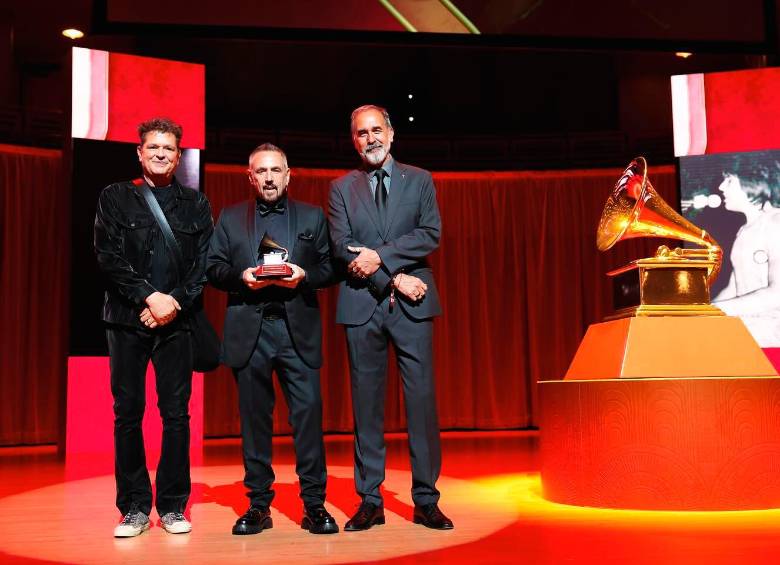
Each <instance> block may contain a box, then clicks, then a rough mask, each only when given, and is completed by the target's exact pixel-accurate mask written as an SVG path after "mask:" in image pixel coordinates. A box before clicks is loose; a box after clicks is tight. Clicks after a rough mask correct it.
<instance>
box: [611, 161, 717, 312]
mask: <svg viewBox="0 0 780 565" xmlns="http://www.w3.org/2000/svg"><path fill="white" fill-rule="evenodd" d="M596 236H597V245H598V248H599V251H606V250H607V249H610V248H611V247H612V246H613V245H615V244H616V243H617V242H619V241H622V240H624V239H630V238H634V237H664V238H669V239H677V240H682V241H687V242H691V243H695V244H698V245H701V246H703V249H681V248H679V247H678V248H676V249H673V250H671V249H669V248H668V247H667V246H666V245H661V246H660V247H659V248H658V251H656V254H655V257H649V258H646V259H638V260H636V261H632V262H631V263H629V264H628V265H626V266H624V267H621V268H620V269H616V270H614V271H611V272H609V273H607V274H608V275H610V276H612V277H615V279H616V280H615V284H616V285H621V284H622V285H623V286H624V287H625V286H626V284H627V283H626V281H630V280H631V279H632V278H633V279H637V278H638V286H639V303H638V304H634V305H628V306H624V307H623V308H619V309H618V310H617V312H616V313H615V314H614V315H613V316H610V317H609V318H608V319H615V318H621V317H626V316H722V315H723V312H722V311H721V310H720V309H719V308H716V307H714V306H712V305H711V304H710V291H709V289H710V287H711V286H712V283H713V282H714V281H715V279H716V278H717V276H718V273H719V272H720V265H721V261H722V259H723V252H722V250H721V248H720V247H719V246H718V243H717V242H716V241H715V240H714V239H713V238H712V236H710V235H709V234H708V233H707V232H706V231H705V230H703V229H701V228H699V227H697V226H695V225H694V224H692V223H691V222H689V221H688V220H686V219H685V218H683V217H682V216H680V214H678V213H677V212H676V211H674V210H673V209H672V208H671V207H670V206H669V205H668V204H667V203H666V202H664V201H663V199H662V198H661V197H660V196H658V193H657V192H656V191H655V190H654V189H653V185H652V184H651V183H650V180H649V179H648V177H647V162H646V161H645V159H644V158H643V157H637V158H636V159H634V160H633V161H631V163H630V164H629V165H628V167H627V168H626V170H625V171H623V175H622V176H621V177H620V178H619V179H618V181H617V183H615V188H614V189H613V191H612V194H611V195H610V196H609V198H608V199H607V203H606V204H605V206H604V212H603V213H602V214H601V221H600V222H599V227H598V230H597V233H596ZM628 284H629V285H630V283H628ZM616 302H618V301H616ZM618 304H619V302H618Z"/></svg>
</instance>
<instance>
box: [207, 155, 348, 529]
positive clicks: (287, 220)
mask: <svg viewBox="0 0 780 565" xmlns="http://www.w3.org/2000/svg"><path fill="white" fill-rule="evenodd" d="M247 173H248V175H249V182H250V183H251V185H252V186H253V187H254V189H255V193H256V197H255V198H253V199H251V200H249V201H245V202H240V203H238V204H235V205H233V206H230V207H228V208H225V210H223V212H222V214H220V217H219V221H218V222H217V227H216V229H215V232H214V237H213V238H212V240H211V246H210V248H209V255H208V261H207V267H206V275H207V277H208V280H209V281H210V282H211V284H213V285H214V286H215V287H217V288H219V289H221V290H224V291H226V292H228V306H227V315H226V317H225V328H224V330H225V331H224V342H223V357H224V359H223V361H224V363H225V364H226V365H228V366H229V367H231V368H232V369H233V373H234V375H235V377H236V381H237V383H238V400H239V412H240V415H241V440H242V446H243V455H244V470H245V476H244V484H245V485H246V487H247V488H248V489H249V492H248V493H247V495H248V497H249V500H250V506H249V509H248V510H247V511H246V513H245V514H244V515H243V516H241V517H240V518H239V519H238V520H237V521H236V524H235V525H234V526H233V534H236V535H243V534H256V533H260V532H261V531H263V530H264V529H267V528H270V527H272V524H273V523H272V520H271V514H270V509H269V507H270V505H271V501H272V500H273V497H274V491H273V490H272V489H271V485H272V484H273V481H274V473H273V469H272V468H271V436H272V433H273V407H274V389H273V381H272V372H273V371H276V373H277V375H278V377H279V382H280V384H281V386H282V390H283V391H284V395H285V397H286V399H287V405H288V407H289V409H290V422H291V424H292V428H293V441H294V444H295V453H296V459H297V464H296V472H297V473H298V477H299V479H300V487H301V498H302V499H303V504H304V516H303V520H302V523H301V527H303V528H304V529H307V530H309V531H310V532H311V533H315V534H330V533H336V532H338V525H337V524H336V522H335V520H334V519H333V517H332V516H331V515H330V514H329V513H328V511H327V510H326V509H325V507H324V505H323V503H324V502H325V483H326V479H327V474H326V470H325V447H324V444H323V441H322V399H321V396H320V373H319V368H320V366H321V364H322V344H321V340H322V328H321V324H320V312H319V306H318V304H317V296H316V290H317V289H318V288H321V287H323V286H326V285H327V284H329V283H330V282H331V278H332V272H333V270H332V266H331V261H330V249H329V246H328V231H327V224H326V221H325V215H324V213H323V211H322V209H321V208H318V207H316V206H311V205H309V204H304V203H303V202H298V201H296V200H292V199H290V198H288V197H287V184H288V183H289V181H290V169H289V168H288V167H287V157H286V155H285V154H284V152H283V151H282V150H281V149H279V148H278V147H276V146H275V145H272V144H270V143H266V144H263V145H260V146H259V147H257V148H256V149H255V150H254V151H253V152H252V154H251V155H250V156H249V169H248V170H247ZM266 236H267V237H269V238H271V239H272V240H273V241H274V242H276V243H277V244H278V245H280V246H281V247H282V248H285V249H287V250H288V251H289V258H288V259H289V261H288V262H286V264H287V265H288V266H289V267H290V268H291V269H292V274H291V275H289V276H286V277H283V278H263V277H256V276H255V275H256V274H257V272H258V270H259V264H261V263H262V262H263V260H264V258H263V252H262V251H261V248H262V246H261V241H263V239H264V237H266Z"/></svg>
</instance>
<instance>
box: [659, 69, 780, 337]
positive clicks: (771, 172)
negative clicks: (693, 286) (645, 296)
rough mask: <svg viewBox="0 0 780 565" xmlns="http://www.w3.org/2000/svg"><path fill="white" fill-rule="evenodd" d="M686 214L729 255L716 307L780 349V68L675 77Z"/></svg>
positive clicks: (718, 286) (678, 148) (717, 288)
mask: <svg viewBox="0 0 780 565" xmlns="http://www.w3.org/2000/svg"><path fill="white" fill-rule="evenodd" d="M672 101H673V104H672V105H673V117H674V138H675V140H674V141H675V153H676V154H677V155H678V156H679V157H680V159H679V173H680V209H681V210H682V212H683V215H684V216H685V217H686V218H687V219H689V220H690V221H691V222H693V223H694V224H696V225H697V226H699V227H701V228H703V229H705V230H707V231H708V232H709V233H710V234H711V235H712V236H713V237H714V238H715V240H717V242H718V243H719V244H720V246H721V247H722V248H723V267H722V270H721V273H720V276H719V277H718V279H717V280H716V282H715V283H714V285H713V286H712V288H711V289H710V292H711V297H712V303H713V304H714V305H715V306H718V307H719V308H720V309H721V310H723V311H724V312H725V313H726V314H727V315H730V316H739V317H740V318H741V319H742V321H743V322H744V323H745V325H746V326H747V328H748V330H750V333H751V334H752V335H753V337H754V338H755V340H756V341H757V342H758V344H759V345H760V346H761V347H763V348H780V131H779V130H778V128H776V127H774V124H775V123H776V120H777V119H778V118H780V69H777V68H767V69H756V70H748V71H733V72H723V73H708V74H696V75H685V76H675V77H672Z"/></svg>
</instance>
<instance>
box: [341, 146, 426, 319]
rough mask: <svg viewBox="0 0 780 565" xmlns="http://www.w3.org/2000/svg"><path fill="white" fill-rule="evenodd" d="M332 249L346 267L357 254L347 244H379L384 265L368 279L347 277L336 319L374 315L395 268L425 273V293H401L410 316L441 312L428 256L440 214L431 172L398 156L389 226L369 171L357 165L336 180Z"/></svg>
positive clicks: (418, 274)
mask: <svg viewBox="0 0 780 565" xmlns="http://www.w3.org/2000/svg"><path fill="white" fill-rule="evenodd" d="M328 220H329V223H330V238H331V252H332V254H333V257H334V258H335V259H336V261H337V262H339V263H340V264H341V266H342V267H344V266H346V265H347V264H349V262H350V261H352V259H354V258H355V257H356V254H355V253H352V252H350V251H348V250H347V246H349V245H351V246H359V247H369V248H371V249H374V250H376V252H377V253H379V256H380V258H381V259H382V266H381V267H380V268H379V270H378V271H377V272H376V273H374V274H373V275H372V276H371V277H369V278H368V279H357V278H354V277H347V279H346V280H344V281H343V282H342V283H341V286H340V288H339V299H338V305H337V307H336V322H337V323H339V324H349V325H360V324H363V323H365V322H367V321H368V320H369V318H371V315H372V314H373V313H374V310H375V309H376V305H377V302H379V301H381V300H383V299H384V297H386V296H387V294H388V293H389V292H390V281H391V280H392V277H393V276H394V275H395V274H396V273H408V274H410V275H414V276H416V277H418V278H420V279H422V280H423V281H424V282H425V283H426V284H427V285H428V290H427V292H426V294H425V297H424V298H423V299H422V300H420V301H418V302H412V301H410V300H408V299H406V298H405V297H403V296H402V295H400V294H397V295H396V297H397V299H398V303H399V304H400V305H401V308H402V310H403V311H404V313H406V315H407V316H409V317H411V318H413V319H416V320H420V319H425V318H431V317H433V316H438V315H439V314H441V306H440V304H439V294H438V292H437V291H436V283H435V282H434V280H433V272H432V271H431V268H430V266H429V265H428V261H427V257H428V255H429V254H430V253H431V252H432V251H434V250H435V249H436V248H437V247H438V246H439V236H440V233H441V218H440V216H439V206H438V204H437V203H436V189H435V187H434V186H433V179H432V178H431V173H429V172H428V171H425V170H423V169H418V168H417V167H412V166H410V165H404V164H402V163H399V162H398V161H395V163H394V165H393V174H392V176H391V178H390V192H389V195H388V203H387V223H386V225H385V226H384V229H381V227H380V225H379V217H378V214H377V210H376V204H375V203H374V198H373V196H372V195H371V187H370V186H369V184H368V177H367V175H366V173H365V172H364V171H361V170H355V171H351V172H349V173H347V174H346V175H344V176H343V177H340V178H338V179H336V180H334V181H333V182H332V183H331V187H330V197H329V202H328Z"/></svg>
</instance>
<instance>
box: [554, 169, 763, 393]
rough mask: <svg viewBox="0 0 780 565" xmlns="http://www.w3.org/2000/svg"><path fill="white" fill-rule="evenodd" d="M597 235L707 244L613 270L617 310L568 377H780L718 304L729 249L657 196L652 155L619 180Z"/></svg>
mask: <svg viewBox="0 0 780 565" xmlns="http://www.w3.org/2000/svg"><path fill="white" fill-rule="evenodd" d="M596 236H597V246H598V248H599V249H600V250H601V251H606V250H607V249H610V248H611V247H612V246H613V245H615V244H616V243H618V242H619V241H622V240H625V239H630V238H634V237H665V238H669V239H676V240H682V241H687V242H691V243H695V244H697V245H700V246H702V247H701V248H699V249H680V248H676V249H669V247H667V246H666V245H661V246H660V247H659V248H658V250H657V251H656V254H655V256H654V257H647V258H644V259H637V260H635V261H632V262H631V263H629V264H628V265H625V266H624V267H621V268H619V269H615V270H614V271H611V272H609V273H607V274H608V275H609V276H611V277H613V282H614V286H615V305H616V311H615V313H614V314H612V315H611V316H607V317H606V319H605V321H604V322H602V323H599V324H593V325H591V326H590V327H589V328H588V331H587V332H586V334H585V337H584V338H583V339H582V342H581V343H580V347H579V349H578V350H577V353H576V354H575V356H574V359H573V361H572V363H571V365H570V366H569V370H568V371H567V373H566V377H565V379H566V380H572V379H573V380H592V379H615V378H671V377H677V378H681V377H686V378H689V377H712V376H718V375H728V376H765V375H775V374H777V373H776V372H775V370H774V368H773V367H772V365H771V363H769V361H768V360H767V358H766V356H765V355H764V354H763V353H762V351H761V349H760V348H759V346H758V344H757V343H756V341H755V340H754V339H753V337H752V336H751V335H750V332H748V330H747V328H746V327H745V324H744V323H743V322H742V320H740V319H739V318H736V317H732V316H725V315H724V313H723V311H722V310H720V309H719V308H716V307H715V306H713V305H711V304H710V286H711V285H712V283H713V282H714V280H715V278H716V277H717V275H718V272H719V271H720V265H721V261H722V256H723V252H722V250H721V248H720V247H719V246H718V244H717V242H716V241H715V240H714V239H713V238H712V236H710V235H709V234H708V233H707V232H706V231H704V230H702V229H701V228H699V227H697V226H695V225H694V224H692V223H691V222H689V221H688V220H686V219H685V218H683V217H682V216H680V215H679V214H678V213H677V212H675V211H674V210H673V209H672V208H671V207H670V206H669V205H668V204H666V202H664V201H663V199H662V198H661V197H660V196H659V195H658V193H656V191H655V190H654V189H653V186H652V184H651V183H650V181H649V180H648V177H647V163H646V162H645V160H644V158H642V157H637V158H636V159H634V160H633V161H632V162H631V163H630V164H629V165H628V167H627V168H626V170H625V171H624V172H623V174H622V175H621V177H620V178H619V179H618V181H617V183H616V184H615V187H614V189H613V190H612V193H611V194H610V196H609V198H608V199H607V203H606V205H605V206H604V212H603V213H602V215H601V220H600V221H599V226H598V231H597V233H596ZM633 289H636V290H637V292H633ZM683 344H689V345H687V346H684V345H683Z"/></svg>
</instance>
